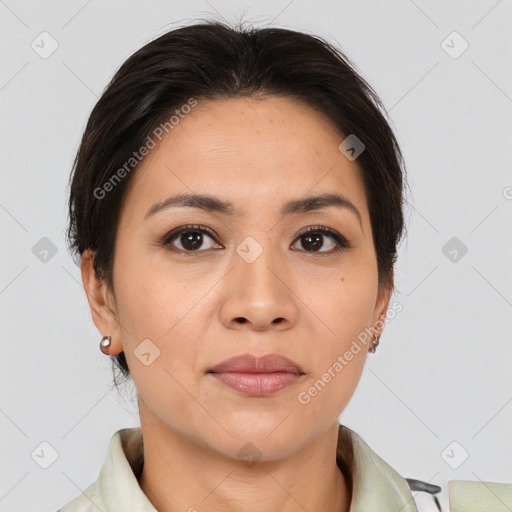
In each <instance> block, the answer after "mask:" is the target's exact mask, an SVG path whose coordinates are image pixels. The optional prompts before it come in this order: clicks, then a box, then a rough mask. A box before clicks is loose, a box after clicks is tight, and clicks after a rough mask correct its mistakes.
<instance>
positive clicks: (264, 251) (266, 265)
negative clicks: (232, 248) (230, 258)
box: [235, 234, 285, 298]
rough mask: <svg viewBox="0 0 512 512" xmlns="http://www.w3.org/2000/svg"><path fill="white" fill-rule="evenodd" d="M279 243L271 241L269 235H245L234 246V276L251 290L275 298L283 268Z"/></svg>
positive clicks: (277, 293) (278, 291)
mask: <svg viewBox="0 0 512 512" xmlns="http://www.w3.org/2000/svg"><path fill="white" fill-rule="evenodd" d="M278 251H279V244H275V243H272V239H271V236H266V235H265V234H261V235H260V236H258V235H256V236H247V237H246V238H245V239H244V240H242V242H240V243H239V244H238V246H237V247H236V254H235V258H237V260H238V261H236V265H235V267H236V270H235V273H236V278H237V280H240V282H241V283H243V284H244V287H245V286H248V287H251V288H252V291H253V292H256V291H257V292H258V293H263V294H264V295H265V294H271V296H272V297H274V298H276V297H278V296H279V295H280V293H281V291H280V290H281V288H282V286H283V284H282V282H281V281H282V279H283V278H282V277H281V278H280V276H279V274H280V273H284V272H285V270H284V268H283V266H282V264H281V262H282V258H281V257H280V255H279V254H278Z"/></svg>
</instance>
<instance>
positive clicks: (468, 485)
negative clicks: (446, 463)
mask: <svg viewBox="0 0 512 512" xmlns="http://www.w3.org/2000/svg"><path fill="white" fill-rule="evenodd" d="M448 489H449V492H450V512H469V511H472V510H482V511H483V510H492V512H510V511H511V510H512V484H508V483H498V482H483V481H481V480H479V481H470V480H450V481H449V482H448Z"/></svg>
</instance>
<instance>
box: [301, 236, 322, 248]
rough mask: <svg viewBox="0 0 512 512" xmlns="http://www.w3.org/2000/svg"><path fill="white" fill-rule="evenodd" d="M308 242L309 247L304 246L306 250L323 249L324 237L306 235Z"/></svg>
mask: <svg viewBox="0 0 512 512" xmlns="http://www.w3.org/2000/svg"><path fill="white" fill-rule="evenodd" d="M304 238H305V239H306V240H307V247H306V246H305V245H304V244H302V245H303V246H304V248H305V249H311V248H313V249H315V248H321V247H322V240H321V239H322V235H320V234H313V235H306V236H305V237H304Z"/></svg>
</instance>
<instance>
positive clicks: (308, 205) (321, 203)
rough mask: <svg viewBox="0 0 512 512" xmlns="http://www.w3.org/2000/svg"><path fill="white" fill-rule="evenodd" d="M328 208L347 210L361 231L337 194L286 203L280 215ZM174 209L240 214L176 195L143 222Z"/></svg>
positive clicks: (214, 202)
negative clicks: (182, 208)
mask: <svg viewBox="0 0 512 512" xmlns="http://www.w3.org/2000/svg"><path fill="white" fill-rule="evenodd" d="M329 206H334V207H336V208H342V209H348V210H349V211H351V212H352V213H353V214H354V215H355V216H356V217H357V219H358V220H359V224H360V226H361V229H363V224H362V218H361V214H360V213H359V210H358V209H357V208H356V207H355V206H354V204H353V203H352V202H351V201H350V200H349V199H347V198H346V197H344V196H342V195H339V194H320V195H316V196H309V197H305V198H302V199H294V200H291V201H288V202H286V203H285V204H284V205H283V206H282V208H281V215H282V216H283V217H285V216H289V215H294V214H299V213H307V212H311V211H315V210H320V209H322V208H327V207H329ZM175 207H191V208H199V209H201V210H204V211H207V212H214V213H219V214H222V215H230V216H235V215H241V213H242V212H241V211H240V210H238V209H237V208H235V206H234V205H233V204H232V203H231V202H229V201H224V200H221V199H219V198H217V197H214V196H209V195H206V194H194V193H188V194H178V195H176V196H172V197H169V198H167V199H165V200H164V201H160V202H159V203H155V204H154V205H153V206H151V208H150V209H149V210H148V211H147V212H146V215H145V216H144V220H145V219H147V218H148V217H151V216H153V215H155V214H156V213H158V212H161V211H163V210H167V209H169V208H175Z"/></svg>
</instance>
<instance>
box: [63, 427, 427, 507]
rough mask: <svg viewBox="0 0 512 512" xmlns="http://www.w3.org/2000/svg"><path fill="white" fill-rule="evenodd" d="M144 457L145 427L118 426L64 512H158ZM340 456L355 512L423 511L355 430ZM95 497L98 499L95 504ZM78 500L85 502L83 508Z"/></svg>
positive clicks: (342, 438) (341, 434)
mask: <svg viewBox="0 0 512 512" xmlns="http://www.w3.org/2000/svg"><path fill="white" fill-rule="evenodd" d="M143 460H144V449H143V438H142V430H141V427H133V428H124V429H121V430H118V431H117V432H116V433H115V434H114V435H113V436H112V438H111V440H110V443H109V446H108V450H107V454H106V456H105V459H104V462H103V465H102V467H101V470H100V474H99V476H98V479H97V480H96V482H94V483H92V484H91V485H90V486H89V487H88V488H87V489H86V490H85V491H84V494H82V495H81V496H79V497H78V498H77V499H76V500H74V501H73V502H71V503H70V504H69V505H73V507H71V506H70V507H69V508H68V506H69V505H68V506H66V507H64V508H62V509H60V511H59V512H72V511H75V510H80V511H83V512H87V511H88V510H89V508H88V506H89V507H90V510H97V508H96V507H98V508H99V509H100V510H102V511H104V512H117V511H118V510H137V511H139V512H157V510H156V509H155V507H154V506H153V505H152V503H151V502H150V501H149V499H148V498H147V497H146V495H145V494H144V493H143V491H142V489H141V488H140V486H139V482H138V477H139V476H140V472H141V470H142V465H143ZM336 461H337V463H338V466H339V467H340V468H341V469H342V471H343V472H344V474H345V475H347V474H348V475H350V478H349V480H351V481H349V485H351V487H352V503H351V508H350V511H351V512H368V511H369V510H380V511H382V512H417V509H416V505H415V502H414V498H413V496H412V494H411V492H410V490H409V486H408V484H407V482H406V480H405V479H404V478H402V477H401V476H400V475H399V474H398V473H397V472H396V471H395V470H394V469H393V468H391V466H389V465H388V464H387V463H386V462H384V461H383V460H382V459H381V458H380V457H379V456H378V455H377V454H376V453H374V452H373V451H372V450H371V448H370V447H369V446H368V445H367V444H366V443H365V442H364V441H363V440H362V439H361V437H360V436H359V435H358V434H356V433H355V432H354V431H353V430H351V429H349V428H348V427H345V426H343V425H340V426H339V430H338V445H337V452H336ZM91 502H92V503H91ZM78 505H81V507H80V508H75V506H76V507H78Z"/></svg>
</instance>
